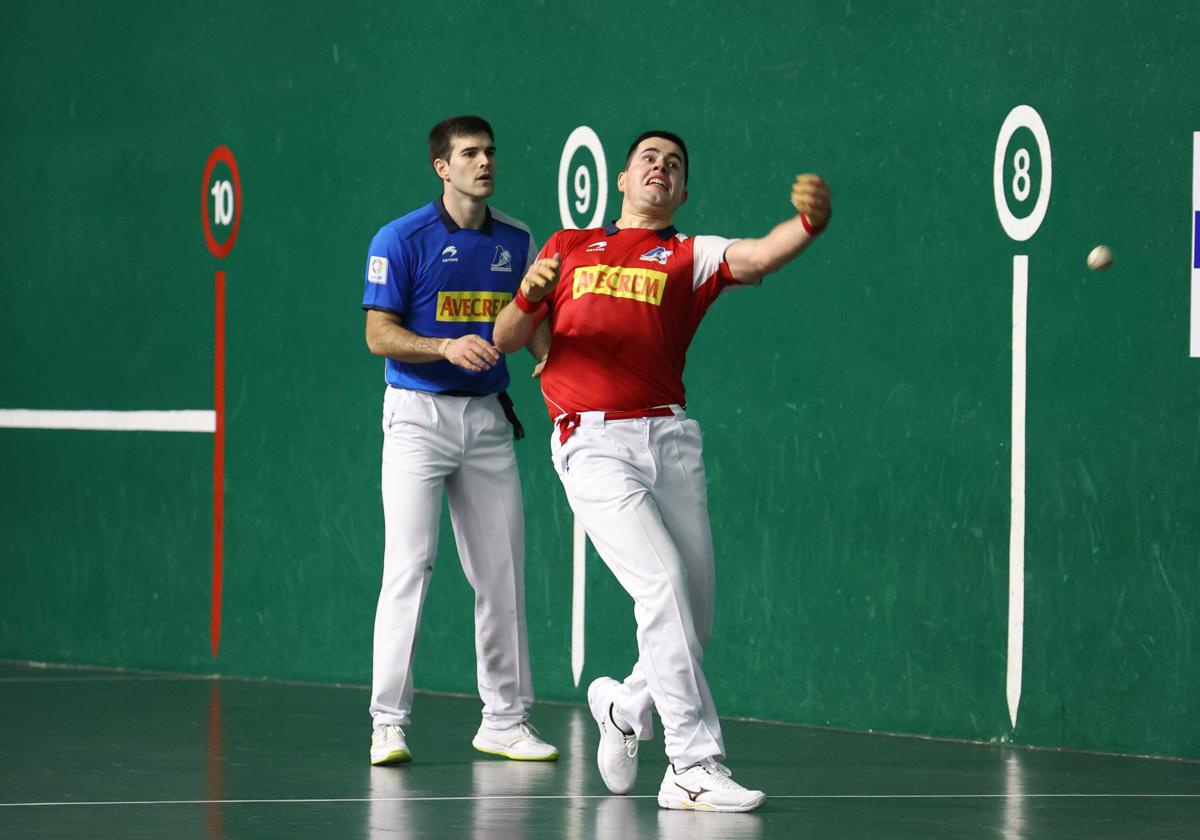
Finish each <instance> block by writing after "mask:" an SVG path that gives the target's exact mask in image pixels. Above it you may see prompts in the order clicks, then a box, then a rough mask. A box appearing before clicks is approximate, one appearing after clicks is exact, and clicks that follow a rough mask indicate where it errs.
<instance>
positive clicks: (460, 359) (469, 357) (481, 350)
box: [445, 335, 500, 373]
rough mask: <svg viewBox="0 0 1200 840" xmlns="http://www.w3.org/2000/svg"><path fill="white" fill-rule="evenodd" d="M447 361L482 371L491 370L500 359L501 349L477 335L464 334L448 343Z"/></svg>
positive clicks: (471, 369)
mask: <svg viewBox="0 0 1200 840" xmlns="http://www.w3.org/2000/svg"><path fill="white" fill-rule="evenodd" d="M445 355H446V361H448V362H450V364H452V365H455V366H456V367H460V368H462V369H463V370H469V371H472V372H474V373H480V372H482V371H485V370H491V369H492V368H493V367H494V366H495V365H496V362H498V361H500V351H499V350H497V349H496V348H495V347H493V346H492V345H491V344H490V343H488V342H487V341H486V340H485V339H482V338H480V337H479V336H477V335H464V336H462V337H461V338H456V339H454V340H453V341H451V342H450V343H449V344H447V345H446V353H445Z"/></svg>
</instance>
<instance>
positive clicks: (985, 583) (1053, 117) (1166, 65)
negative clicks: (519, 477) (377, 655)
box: [0, 0, 1200, 759]
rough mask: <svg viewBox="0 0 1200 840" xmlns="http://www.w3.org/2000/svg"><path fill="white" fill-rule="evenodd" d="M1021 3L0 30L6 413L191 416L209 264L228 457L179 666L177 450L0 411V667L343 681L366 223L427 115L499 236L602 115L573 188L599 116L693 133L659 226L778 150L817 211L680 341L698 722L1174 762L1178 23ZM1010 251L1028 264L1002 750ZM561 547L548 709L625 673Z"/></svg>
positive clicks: (746, 175)
mask: <svg viewBox="0 0 1200 840" xmlns="http://www.w3.org/2000/svg"><path fill="white" fill-rule="evenodd" d="M1048 6H1049V4H1043V3H1035V2H1030V0H1019V2H1015V3H1009V4H1005V5H1003V6H996V5H995V4H986V3H975V2H951V3H945V2H941V3H938V2H935V3H929V4H922V5H920V6H914V5H912V4H901V3H888V2H878V3H846V4H836V5H831V4H827V3H816V2H809V0H802V1H801V2H798V3H793V4H777V3H759V2H748V3H744V4H741V6H740V8H738V10H737V11H732V10H730V9H729V8H728V4H724V3H717V2H711V0H705V1H704V2H699V3H696V4H693V5H691V6H688V5H683V4H663V5H659V6H646V5H644V4H633V3H623V2H617V3H612V2H606V3H572V4H565V3H564V4H554V3H528V4H516V3H512V4H501V3H483V2H478V0H467V2H464V3H459V4H454V5H447V7H446V8H444V9H437V8H431V7H428V6H423V7H421V8H420V10H419V11H418V10H416V9H413V10H411V11H409V10H407V7H405V6H403V5H397V4H390V3H368V2H346V3H341V4H337V7H338V8H337V10H336V11H333V10H318V9H312V8H309V7H306V6H302V5H299V4H296V5H291V4H282V3H258V4H233V3H215V4H204V5H200V4H195V5H193V4H185V5H184V6H182V7H178V8H171V9H170V10H167V8H166V7H164V6H162V4H158V3H149V2H141V3H122V4H119V5H118V6H116V7H112V6H100V5H96V4H91V3H83V2H46V3H42V4H37V5H34V4H17V3H6V4H4V17H5V26H4V27H3V29H2V30H0V98H2V99H0V104H2V108H3V113H4V115H5V118H4V122H5V125H6V128H5V130H4V131H3V132H0V157H2V159H3V161H4V166H3V167H0V195H2V196H3V203H2V205H0V230H3V236H4V247H3V249H0V283H2V284H3V285H2V288H3V292H4V305H3V306H2V307H0V371H2V376H0V408H36V409H172V408H179V409H204V408H211V407H212V405H213V348H214V339H213V333H214V272H215V271H216V270H218V269H221V270H224V271H225V272H226V273H227V288H228V292H227V327H226V329H227V342H226V348H227V349H226V352H227V374H226V378H227V431H226V434H227V437H226V454H225V460H226V471H227V479H226V495H225V500H226V501H225V543H224V545H225V575H224V586H225V592H224V610H223V634H222V641H221V648H220V653H219V656H218V657H217V658H216V659H215V660H213V659H212V658H211V655H210V646H209V602H210V578H211V564H212V521H211V520H212V446H213V437H212V435H209V434H200V433H194V434H167V433H154V432H139V433H118V432H81V431H52V430H33V429H0V476H2V480H0V494H2V495H0V535H2V536H0V581H2V583H0V657H6V658H12V659H31V660H39V661H51V662H75V663H90V664H100V665H116V666H126V667H132V668H163V669H170V670H177V671H187V672H217V673H223V674H238V675H248V676H271V677H279V678H299V679H308V680H318V681H349V682H356V683H365V682H366V681H367V680H368V679H369V671H370V640H371V624H372V620H373V614H374V601H375V597H376V594H377V586H378V580H379V576H380V571H381V552H382V522H381V519H382V517H381V511H380V505H379V500H378V492H379V491H378V483H379V482H378V469H379V466H378V460H379V447H380V443H381V439H380V432H379V426H378V415H379V407H380V399H381V396H382V391H383V382H382V363H381V362H379V361H378V360H377V359H375V358H373V357H371V356H370V355H369V354H368V352H367V350H366V348H365V345H364V342H363V338H362V327H363V316H362V313H361V311H360V309H359V301H360V299H361V288H362V275H363V265H364V259H365V256H366V247H367V244H368V242H369V240H370V238H371V235H372V234H373V233H374V231H375V230H376V229H377V228H378V227H379V226H380V225H381V224H382V223H384V222H386V221H387V220H389V219H392V218H394V217H396V216H399V215H401V214H402V213H404V212H407V211H408V210H410V209H412V208H414V207H416V206H417V205H419V204H421V203H424V202H425V201H428V200H429V199H430V198H432V197H433V196H434V195H435V194H436V190H437V186H438V184H437V182H436V181H435V179H434V177H433V175H432V174H431V173H430V172H429V171H428V168H427V161H426V159H425V152H424V139H425V136H426V134H427V132H428V129H429V127H430V126H431V125H432V124H433V123H434V122H436V121H437V120H439V119H441V118H443V117H445V116H448V115H450V114H454V113H463V112H478V113H481V114H483V115H485V116H486V117H488V118H489V119H490V120H491V121H492V123H493V125H494V127H495V129H496V132H497V145H498V147H499V155H500V161H501V169H500V173H499V185H498V190H497V194H496V198H495V202H494V203H495V205H496V206H498V207H500V208H501V209H503V210H506V211H507V212H510V213H512V214H514V215H517V216H519V217H521V218H523V219H525V220H526V221H528V222H529V223H530V224H531V225H532V227H533V228H534V232H535V236H537V237H538V239H539V240H544V239H545V238H546V237H547V236H548V235H549V234H550V233H551V232H552V231H553V230H554V229H556V228H557V227H559V226H560V222H559V217H558V205H557V184H558V180H557V177H558V163H559V156H560V154H561V152H562V148H563V144H564V142H565V141H566V138H567V135H568V134H569V133H570V132H571V131H572V129H574V128H575V127H576V126H580V125H588V126H591V127H592V128H593V129H595V131H596V132H597V133H598V134H599V136H600V138H601V139H602V141H603V144H604V148H605V152H606V157H607V159H608V164H609V179H608V180H609V183H610V186H611V185H612V182H613V181H615V174H616V171H617V170H618V169H619V168H620V167H619V164H620V160H621V155H622V154H623V152H624V150H625V147H626V145H627V143H628V141H629V140H630V139H631V138H632V136H633V135H635V134H636V133H637V132H638V131H640V130H642V129H643V128H645V127H663V128H669V129H672V130H674V131H677V132H679V133H680V134H682V135H683V136H684V137H685V138H687V140H688V143H689V147H690V149H691V153H692V166H693V171H692V175H691V180H690V190H691V200H690V201H689V202H688V204H687V205H686V207H684V208H683V210H682V211H681V213H680V215H679V217H678V220H677V221H678V224H679V226H680V228H681V229H683V230H685V231H687V232H694V233H721V234H727V235H751V236H753V235H761V234H762V233H765V232H766V231H767V230H769V228H770V227H771V225H772V224H774V223H775V222H777V221H779V220H780V219H781V218H783V217H784V215H785V214H786V213H787V212H788V210H789V205H788V203H787V191H788V185H789V182H790V179H791V177H792V175H793V174H794V173H795V172H797V171H815V172H819V173H822V174H823V175H824V176H825V177H826V178H827V179H828V180H829V181H830V183H831V184H832V186H833V189H834V196H835V199H834V201H835V208H836V210H835V218H834V222H833V225H832V226H831V228H830V229H829V231H828V233H827V234H826V235H825V236H824V237H823V238H822V240H821V241H819V242H818V243H817V244H816V245H815V246H814V247H813V249H812V250H811V251H810V252H809V253H807V254H805V255H804V256H803V257H801V258H800V259H799V260H797V261H796V263H794V264H793V265H791V266H789V267H787V268H786V269H785V270H783V271H781V272H779V274H778V275H776V276H774V277H772V278H770V279H769V280H768V281H767V282H766V284H765V285H764V286H763V287H762V288H760V289H757V290H752V291H747V292H744V293H739V294H737V295H729V296H727V297H726V298H724V299H722V300H721V301H720V302H719V304H718V305H717V306H716V307H715V308H714V310H713V311H712V312H711V314H710V315H709V317H708V318H707V320H706V321H705V324H704V326H703V327H702V328H701V331H700V334H699V336H698V338H697V340H696V342H695V344H694V345H693V348H692V352H691V357H690V360H689V367H688V375H687V385H688V389H689V410H690V412H691V413H692V414H693V416H695V417H697V418H698V419H699V420H700V421H701V423H702V424H703V426H704V429H705V434H706V449H707V461H708V469H709V484H710V488H709V492H710V501H711V504H712V513H713V530H714V537H715V540H716V548H717V563H718V578H719V586H718V605H717V607H718V609H717V625H716V634H715V638H714V640H713V642H712V645H711V647H710V650H709V654H708V659H707V671H708V673H709V677H710V680H711V682H712V684H713V689H714V693H715V695H716V698H717V701H718V706H719V708H720V710H721V712H722V713H724V714H729V715H744V716H753V717H759V718H768V719H779V720H786V721H794V722H797V723H805V724H817V725H832V726H837V727H849V728H855V729H873V730H877V731H890V732H905V733H917V734H924V735H936V736H946V737H953V738H969V739H982V740H1011V741H1014V742H1017V743H1027V744H1038V745H1047V746H1071V747H1079V748H1085V749H1094V750H1113V751H1120V752H1132V753H1145V754H1162V755H1173V756H1182V757H1188V758H1193V759H1200V644H1198V642H1200V631H1198V623H1197V617H1196V610H1197V602H1198V601H1200V463H1198V461H1200V442H1198V438H1200V360H1192V359H1189V358H1188V349H1187V348H1188V328H1189V327H1188V307H1189V282H1190V281H1189V267H1190V261H1189V256H1190V255H1189V248H1190V243H1191V203H1190V202H1191V179H1192V165H1193V163H1192V132H1193V131H1196V130H1200V85H1197V84H1196V72H1195V68H1196V56H1197V46H1196V45H1197V44H1198V43H1200V11H1197V9H1196V6H1195V4H1194V3H1192V2H1164V3H1160V4H1155V5H1154V6H1152V7H1151V6H1145V7H1144V8H1146V9H1153V11H1152V12H1151V11H1145V12H1141V11H1138V8H1139V4H1126V3H1115V2H1105V3H1083V2H1067V3H1059V4H1053V6H1052V7H1048ZM1020 104H1028V105H1031V106H1033V107H1034V108H1035V109H1037V111H1038V113H1039V114H1040V115H1041V117H1042V118H1043V120H1044V121H1045V125H1046V128H1047V131H1048V134H1049V138H1050V142H1051V145H1052V159H1053V188H1052V197H1051V200H1050V204H1049V208H1048V212H1047V214H1046V217H1045V221H1044V222H1043V224H1042V225H1041V228H1040V230H1039V231H1038V233H1037V234H1036V235H1035V236H1034V237H1033V238H1032V239H1031V240H1030V241H1028V242H1025V243H1016V242H1013V241H1012V240H1010V239H1009V238H1008V237H1007V236H1006V235H1005V233H1004V231H1003V229H1002V228H1001V225H1000V222H999V220H998V218H997V212H996V209H995V205H994V198H993V188H992V163H993V156H994V153H995V145H996V138H997V134H998V133H999V130H1000V125H1001V123H1002V122H1003V120H1004V118H1005V116H1006V115H1007V114H1008V112H1009V111H1010V110H1011V109H1012V108H1013V107H1014V106H1016V105H1020ZM1016 139H1017V140H1026V141H1028V140H1029V138H1026V137H1024V136H1022V137H1020V138H1016ZM1014 142H1016V140H1015V141H1014ZM220 144H225V145H228V146H229V147H230V148H231V149H232V150H233V152H234V154H235V155H236V157H237V162H238V166H239V170H240V175H241V182H242V191H243V207H244V211H243V215H242V218H241V224H240V229H239V233H238V238H237V241H236V246H235V247H234V249H233V251H232V253H231V255H230V256H229V257H228V258H226V259H224V260H221V261H218V260H216V259H215V258H214V257H213V256H212V255H211V254H210V253H209V252H208V250H207V249H206V247H205V243H204V238H203V235H202V233H201V225H200V209H199V207H198V204H199V202H198V201H197V197H198V193H199V190H198V187H200V186H201V183H200V182H201V177H202V174H203V170H204V164H205V161H206V160H207V158H208V156H209V153H210V152H211V151H212V150H213V148H214V147H215V146H217V145H220ZM1038 165H1039V166H1040V164H1038ZM1038 171H1039V170H1038V169H1037V168H1035V170H1034V174H1035V176H1036V174H1037V172H1038ZM1012 175H1013V173H1012V171H1011V167H1009V168H1008V169H1006V176H1005V177H1006V180H1007V179H1009V178H1011V177H1012ZM1035 180H1036V177H1035ZM618 197H619V196H618V195H617V193H616V191H615V189H610V192H609V204H608V206H609V208H610V213H609V215H610V216H611V215H613V214H614V213H615V206H616V204H615V202H616V201H617V199H618ZM1015 206H1016V205H1014V207H1015ZM1031 206H1032V199H1031V200H1030V201H1029V202H1028V204H1027V205H1025V206H1024V207H1023V211H1022V212H1027V211H1028V209H1029V207H1031ZM1099 242H1104V243H1108V244H1109V245H1111V246H1112V248H1113V249H1114V251H1115V252H1116V255H1117V262H1116V264H1115V266H1114V267H1113V269H1111V270H1110V271H1108V272H1107V273H1104V274H1096V273H1091V272H1089V271H1087V269H1086V268H1085V267H1084V257H1085V255H1086V254H1087V252H1088V250H1090V249H1091V247H1092V246H1093V245H1095V244H1097V243H1099ZM1015 254H1025V255H1028V257H1029V266H1030V267H1029V297H1028V301H1029V303H1028V311H1029V321H1028V324H1029V326H1028V359H1029V361H1028V410H1027V417H1028V421H1027V435H1028V444H1027V449H1028V454H1027V463H1028V467H1027V476H1028V504H1027V536H1026V575H1027V588H1026V599H1027V602H1026V617H1025V618H1026V626H1025V668H1024V693H1023V698H1022V702H1021V713H1020V718H1019V720H1018V725H1017V727H1016V729H1015V730H1013V728H1012V726H1011V725H1010V723H1009V718H1008V712H1007V708H1006V702H1005V667H1006V643H1007V642H1006V639H1007V635H1006V634H1007V621H1008V619H1007V615H1008V547H1009V488H1010V467H1009V464H1010V446H1011V435H1010V399H1011V388H1012V374H1011V349H1012V342H1011V336H1012V326H1011V319H1012V311H1013V310H1012V288H1013V278H1012V272H1013V269H1012V262H1013V256H1014V255H1015ZM511 365H512V369H513V372H514V378H515V380H516V384H515V385H514V388H513V396H514V399H515V400H516V402H517V404H518V407H519V409H520V411H521V413H522V416H523V419H524V420H525V423H526V426H527V428H528V429H529V432H530V434H529V438H528V439H527V440H525V441H524V442H522V443H520V444H519V445H518V450H519V455H520V460H521V467H522V471H523V481H524V487H525V499H526V507H527V511H528V542H529V559H528V571H527V591H528V600H529V623H530V631H531V644H532V653H533V657H534V674H535V685H536V688H537V691H538V695H539V697H541V698H544V699H558V700H574V701H582V699H583V689H582V688H581V689H578V690H577V689H575V688H573V686H572V682H571V673H570V659H569V644H570V587H571V570H570V537H571V517H570V513H569V510H568V508H567V506H566V504H565V501H564V499H563V496H562V491H561V488H560V487H559V485H558V482H557V479H556V478H555V476H554V474H553V471H552V469H551V466H550V463H549V458H548V443H547V440H548V435H549V422H548V420H547V419H546V417H545V413H544V411H543V410H542V407H541V402H540V397H539V393H538V390H537V388H536V384H535V383H533V382H532V381H530V380H529V379H528V374H529V371H530V370H531V362H530V360H529V359H528V357H527V356H524V355H521V356H514V357H513V360H512V363H511ZM442 546H443V548H442V553H441V557H440V559H439V571H438V573H437V575H435V580H436V583H435V584H434V586H433V590H432V592H431V594H430V597H429V602H428V604H427V608H426V612H425V624H424V627H423V630H422V637H421V654H420V656H419V658H418V666H417V677H418V685H419V687H422V688H426V689H434V690H449V691H461V692H470V691H472V690H473V686H474V664H473V645H472V641H471V618H470V592H469V589H468V587H467V586H466V584H465V582H464V580H463V576H462V572H461V570H460V569H459V568H458V565H457V559H456V556H455V554H454V551H453V548H452V546H453V541H452V538H451V536H450V533H449V527H448V522H447V523H446V527H445V529H444V533H443V537H442ZM589 562H590V566H589V581H588V610H589V612H588V628H587V631H588V635H587V646H588V662H587V667H586V670H585V675H584V685H585V686H586V683H587V681H589V680H590V679H592V678H593V677H594V676H596V675H598V674H602V673H613V674H616V675H618V676H619V675H620V674H621V673H622V672H623V670H624V669H625V668H627V667H628V665H629V664H630V663H631V662H632V660H633V657H634V639H633V622H632V616H631V612H632V611H631V608H630V604H629V602H628V599H627V598H626V596H625V595H624V594H623V593H622V592H621V591H620V589H619V588H618V587H617V586H616V584H615V583H614V582H613V581H612V579H611V577H610V576H609V575H608V573H607V571H606V570H605V569H603V567H602V566H601V564H600V563H599V561H598V560H597V559H596V558H595V557H594V556H592V557H591V558H590V561H589ZM417 714H418V716H419V715H420V710H419V708H418V710H417ZM366 722H367V720H366V710H365V709H364V717H363V720H362V724H363V725H364V726H365V725H366ZM731 746H732V747H733V748H734V749H736V745H731Z"/></svg>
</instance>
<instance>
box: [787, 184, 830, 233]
mask: <svg viewBox="0 0 1200 840" xmlns="http://www.w3.org/2000/svg"><path fill="white" fill-rule="evenodd" d="M832 197H833V192H832V191H831V190H830V189H829V184H827V183H825V179H824V178H822V177H821V176H820V175H811V174H805V175H797V176H796V181H795V183H793V184H792V206H793V207H795V208H796V212H797V213H800V214H802V215H804V216H807V217H808V222H809V224H810V225H812V227H813V228H815V229H816V230H821V229H822V228H824V227H825V226H826V225H827V224H829V218H830V216H832V215H833V208H832V207H831V206H830V201H831V199H832Z"/></svg>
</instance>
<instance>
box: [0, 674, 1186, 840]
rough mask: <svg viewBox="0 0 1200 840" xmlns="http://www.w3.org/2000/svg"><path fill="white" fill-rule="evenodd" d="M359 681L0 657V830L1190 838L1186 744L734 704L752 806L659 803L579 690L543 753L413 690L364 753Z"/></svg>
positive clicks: (444, 700) (724, 838)
mask: <svg viewBox="0 0 1200 840" xmlns="http://www.w3.org/2000/svg"><path fill="white" fill-rule="evenodd" d="M367 702H368V694H367V691H366V690H365V689H362V688H343V687H331V686H330V687H327V686H317V685H295V684H286V683H272V682H247V681H238V680H210V679H195V678H187V677H174V676H167V675H157V674H156V675H149V674H136V673H126V672H113V671H101V670H87V669H58V668H34V667H29V666H26V665H20V664H13V663H0V837H4V838H26V837H53V838H72V837H120V838H141V837H152V838H191V837H195V838H210V840H215V838H241V837H253V838H257V837H279V838H309V837H312V838H355V837H369V838H383V837H395V838H421V837H434V838H440V840H451V838H460V837H467V838H487V840H509V838H518V840H519V838H541V837H553V838H593V837H597V838H619V840H634V838H653V837H663V838H681V840H706V838H721V840H739V839H740V838H775V837H779V838H789V840H791V839H792V838H814V840H818V839H819V840H836V838H890V840H903V839H904V838H941V837H946V838H1002V839H1003V840H1013V838H1055V840H1070V838H1080V840H1107V838H1112V839H1113V840H1132V838H1170V839H1171V840H1179V839H1180V838H1200V764H1195V763H1183V762H1174V761H1155V760H1147V759H1136V758H1123V757H1115V756H1100V755H1089V754H1079V753H1064V752H1049V751H1035V750H1024V749H1015V748H1006V747H997V746H979V745H973V744H958V743H949V742H944V741H926V740H920V739H913V738H897V737H885V736H878V735H866V734H857V733H847V732H834V731H829V730H820V729H805V728H801V727H792V726H779V725H773V724H762V723H748V722H742V721H727V722H726V724H725V726H726V744H727V748H728V749H729V752H730V758H729V761H728V763H729V764H730V766H731V767H732V768H733V769H734V773H735V778H737V779H738V780H739V781H741V782H743V783H744V784H746V785H748V786H752V787H757V788H761V789H763V790H765V791H766V792H767V796H768V799H767V803H766V805H764V806H763V807H762V808H761V809H760V810H758V811H756V812H754V813H751V814H690V813H680V812H673V811H672V812H668V811H662V810H660V809H659V807H658V805H657V803H656V801H655V792H656V791H657V789H658V783H659V780H660V779H661V777H662V773H663V770H664V768H665V766H666V759H665V758H664V757H663V754H662V745H661V740H658V741H652V742H650V743H646V744H643V745H642V751H641V774H640V776H639V779H638V783H637V787H636V788H635V789H634V792H633V794H632V795H629V796H620V797H618V796H612V795H610V794H608V792H607V791H606V789H605V788H604V785H603V783H602V782H601V781H600V776H599V773H598V772H597V770H596V766H595V751H596V730H595V726H594V724H593V723H592V720H591V717H590V716H589V715H588V714H587V710H586V709H585V708H583V707H581V706H568V705H549V704H540V705H539V706H538V707H537V709H536V712H535V715H534V718H533V722H534V723H535V724H536V725H537V726H538V727H539V728H540V730H541V732H542V734H543V736H544V737H546V739H547V740H549V741H551V742H553V743H555V744H557V745H558V747H559V749H560V750H561V751H562V753H563V756H562V758H561V759H560V760H559V761H558V762H556V763H550V764H543V763H521V762H511V761H506V760H504V759H499V758H490V757H486V756H484V755H481V754H480V753H477V752H475V751H474V750H473V749H472V748H471V745H470V741H471V737H472V735H474V732H475V728H476V726H477V725H478V718H479V706H480V703H479V701H478V700H476V699H465V698H461V697H446V696H439V695H430V694H421V695H418V697H417V707H416V709H415V715H416V720H417V722H416V723H415V724H414V725H413V726H412V727H410V730H409V745H410V747H411V749H412V752H413V756H414V760H413V762H412V763H411V764H408V765H403V766H399V767H389V768H372V767H370V766H369V763H368V758H367V753H368V745H369V743H368V742H369V737H370V726H369V719H368V717H367V712H366V709H367Z"/></svg>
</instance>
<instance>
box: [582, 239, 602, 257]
mask: <svg viewBox="0 0 1200 840" xmlns="http://www.w3.org/2000/svg"><path fill="white" fill-rule="evenodd" d="M607 247H608V240H607V239H601V240H600V241H599V242H593V243H592V244H591V245H589V246H587V247H586V248H584V249H583V250H584V251H586V252H587V253H589V254H594V253H595V252H596V251H603V250H604V249H605V248H607Z"/></svg>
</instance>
